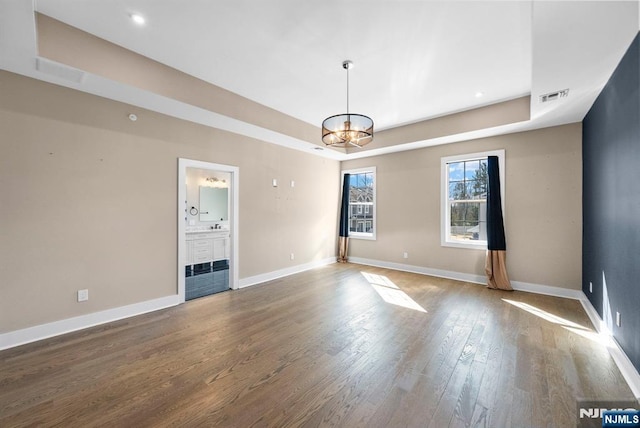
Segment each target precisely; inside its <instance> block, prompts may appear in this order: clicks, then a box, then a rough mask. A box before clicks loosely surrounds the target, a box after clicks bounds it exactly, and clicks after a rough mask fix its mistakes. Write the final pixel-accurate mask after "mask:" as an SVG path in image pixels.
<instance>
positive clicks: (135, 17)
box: [129, 13, 145, 25]
mask: <svg viewBox="0 0 640 428" xmlns="http://www.w3.org/2000/svg"><path fill="white" fill-rule="evenodd" d="M129 16H131V19H132V20H133V22H135V23H136V24H138V25H144V23H145V19H144V16H142V15H138V14H137V13H132V14H131V15H129Z"/></svg>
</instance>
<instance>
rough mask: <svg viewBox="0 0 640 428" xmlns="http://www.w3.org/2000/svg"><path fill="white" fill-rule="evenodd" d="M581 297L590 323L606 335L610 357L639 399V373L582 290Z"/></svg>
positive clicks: (639, 399)
mask: <svg viewBox="0 0 640 428" xmlns="http://www.w3.org/2000/svg"><path fill="white" fill-rule="evenodd" d="M580 294H582V297H581V299H580V303H582V307H583V308H584V311H585V312H586V313H587V315H588V316H589V319H590V320H591V323H592V324H593V325H594V326H595V328H596V330H597V331H598V333H600V334H601V335H604V336H606V337H607V338H608V339H609V340H608V343H609V344H608V346H607V348H608V349H609V354H611V358H613V361H615V363H616V365H617V366H618V369H620V373H622V376H623V377H624V379H625V380H626V381H627V384H628V385H629V388H631V392H633V395H634V396H635V397H636V400H638V401H640V373H638V370H637V369H636V368H635V366H634V365H633V363H632V362H631V360H630V359H629V357H627V354H625V352H624V351H623V350H622V348H621V347H620V344H619V343H618V341H617V340H616V339H615V338H614V337H613V336H612V335H611V332H610V331H609V329H608V328H607V327H606V325H605V323H604V321H603V320H602V318H600V315H598V311H596V309H595V308H594V307H593V305H592V304H591V301H590V300H589V299H588V298H587V296H586V295H585V294H584V292H582V291H581V292H580Z"/></svg>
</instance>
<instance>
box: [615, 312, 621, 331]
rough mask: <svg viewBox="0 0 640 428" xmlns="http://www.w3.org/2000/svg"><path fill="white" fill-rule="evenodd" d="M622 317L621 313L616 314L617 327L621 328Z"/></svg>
mask: <svg viewBox="0 0 640 428" xmlns="http://www.w3.org/2000/svg"><path fill="white" fill-rule="evenodd" d="M621 318H622V317H621V316H620V312H616V325H617V326H618V327H620V324H622V319H621Z"/></svg>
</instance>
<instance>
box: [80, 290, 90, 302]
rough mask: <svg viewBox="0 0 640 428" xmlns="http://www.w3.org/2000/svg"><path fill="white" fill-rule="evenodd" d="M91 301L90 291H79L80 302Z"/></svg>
mask: <svg viewBox="0 0 640 428" xmlns="http://www.w3.org/2000/svg"><path fill="white" fill-rule="evenodd" d="M87 300H89V290H87V289H85V290H78V302H86V301H87Z"/></svg>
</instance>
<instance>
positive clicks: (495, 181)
mask: <svg viewBox="0 0 640 428" xmlns="http://www.w3.org/2000/svg"><path fill="white" fill-rule="evenodd" d="M487 174H488V176H489V187H488V189H487V260H486V263H485V273H486V274H487V286H488V287H489V288H497V289H501V290H513V288H511V281H509V275H508V274H507V264H506V259H507V251H506V250H507V244H506V240H505V234H504V221H503V219H502V196H501V195H500V167H499V164H498V157H497V156H489V157H488V158H487Z"/></svg>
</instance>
